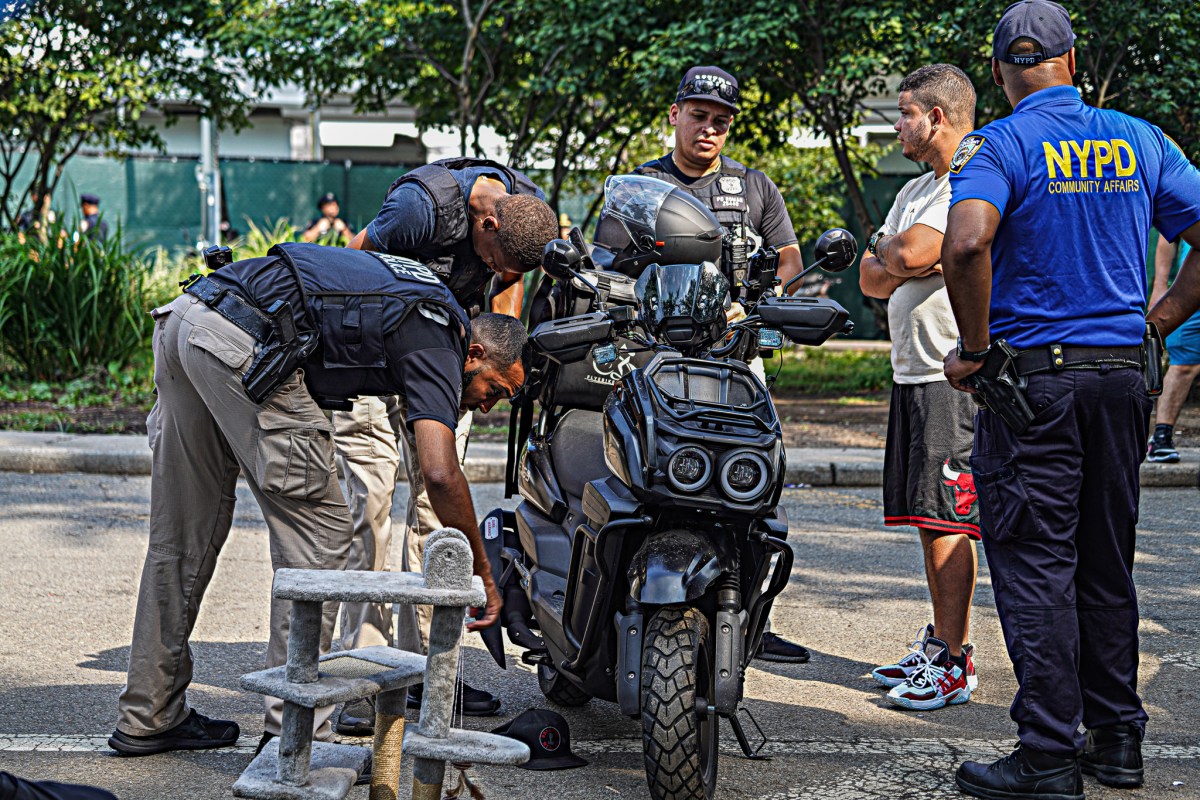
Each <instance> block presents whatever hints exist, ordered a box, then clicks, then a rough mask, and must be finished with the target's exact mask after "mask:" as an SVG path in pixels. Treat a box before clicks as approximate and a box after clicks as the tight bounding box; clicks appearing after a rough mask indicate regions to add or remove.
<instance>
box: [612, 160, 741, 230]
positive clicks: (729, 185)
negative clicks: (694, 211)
mask: <svg viewBox="0 0 1200 800" xmlns="http://www.w3.org/2000/svg"><path fill="white" fill-rule="evenodd" d="M666 158H667V156H663V157H662V158H656V159H655V160H653V161H647V162H646V163H645V164H642V165H641V166H640V167H638V168H637V169H635V170H634V172H635V173H636V174H638V175H647V176H649V177H651V178H658V179H659V180H661V181H666V182H667V183H672V184H674V185H676V186H678V187H679V188H680V189H683V190H684V191H685V192H687V193H688V194H690V195H691V196H692V197H695V198H696V199H697V200H699V201H700V202H702V203H704V205H706V206H708V208H709V209H710V210H711V211H712V212H713V213H714V214H716V215H717V219H718V220H720V222H721V224H722V225H723V226H725V229H726V230H728V231H733V230H734V229H735V228H736V226H739V225H742V224H745V225H747V226H749V227H750V229H751V230H752V231H754V232H755V233H758V231H757V230H756V229H755V227H754V220H755V219H757V218H758V217H759V216H760V215H761V213H762V209H761V207H756V206H760V205H761V202H762V201H761V200H760V199H759V198H757V197H754V198H751V197H750V195H749V184H748V183H747V182H746V173H747V172H748V170H747V169H746V168H745V167H744V166H742V165H741V164H739V163H738V162H736V161H734V160H733V159H732V158H727V157H725V156H721V169H719V170H718V171H716V172H714V173H712V174H710V175H705V176H704V177H702V178H698V179H696V180H695V181H694V182H693V183H690V184H688V183H683V182H681V181H680V180H679V179H678V178H677V177H675V175H674V174H673V173H672V172H670V171H668V170H667V167H666V165H665V164H664V163H663V161H664V160H665V159H666Z"/></svg>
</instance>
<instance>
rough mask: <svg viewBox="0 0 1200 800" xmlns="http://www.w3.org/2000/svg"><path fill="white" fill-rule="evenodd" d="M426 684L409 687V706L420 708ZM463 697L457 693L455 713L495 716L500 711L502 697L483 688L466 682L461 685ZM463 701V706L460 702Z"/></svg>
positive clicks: (471, 715)
mask: <svg viewBox="0 0 1200 800" xmlns="http://www.w3.org/2000/svg"><path fill="white" fill-rule="evenodd" d="M424 691H425V684H423V683H418V684H415V685H413V686H410V687H408V707H409V708H420V707H421V698H422V697H423V696H424ZM461 691H462V695H461V697H460V696H458V695H455V698H454V713H456V714H457V713H459V712H460V711H461V712H462V715H463V716H465V717H494V716H496V715H497V714H499V713H500V698H499V697H496V695H494V694H491V693H490V692H485V691H483V690H482V689H476V688H474V687H472V686H470V685H468V684H467V683H466V682H464V683H463V684H462V685H461ZM460 703H461V707H460V705H459V704H460Z"/></svg>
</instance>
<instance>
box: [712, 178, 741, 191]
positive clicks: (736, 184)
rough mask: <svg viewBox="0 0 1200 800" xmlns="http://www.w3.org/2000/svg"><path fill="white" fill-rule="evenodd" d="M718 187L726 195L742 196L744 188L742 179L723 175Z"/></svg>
mask: <svg viewBox="0 0 1200 800" xmlns="http://www.w3.org/2000/svg"><path fill="white" fill-rule="evenodd" d="M717 185H718V186H720V187H721V191H722V192H724V193H725V194H741V193H742V191H743V188H744V187H743V185H742V179H741V178H739V177H738V176H736V175H722V176H721V179H720V180H719V181H717Z"/></svg>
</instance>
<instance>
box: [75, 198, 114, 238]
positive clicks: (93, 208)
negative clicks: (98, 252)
mask: <svg viewBox="0 0 1200 800" xmlns="http://www.w3.org/2000/svg"><path fill="white" fill-rule="evenodd" d="M79 210H80V211H81V212H82V213H83V219H82V220H80V221H79V233H80V235H82V236H83V238H85V239H87V240H88V241H91V242H96V243H97V244H104V243H105V242H106V241H107V240H108V223H107V222H105V221H104V220H102V219H100V198H99V197H98V196H97V195H94V194H81V195H79Z"/></svg>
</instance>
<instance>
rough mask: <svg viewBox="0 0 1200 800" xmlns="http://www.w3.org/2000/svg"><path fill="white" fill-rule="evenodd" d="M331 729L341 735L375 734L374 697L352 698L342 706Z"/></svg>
mask: <svg viewBox="0 0 1200 800" xmlns="http://www.w3.org/2000/svg"><path fill="white" fill-rule="evenodd" d="M333 729H334V730H335V731H337V732H338V733H340V734H341V735H342V736H374V735H375V698H374V697H364V698H363V699H361V700H353V701H351V702H349V703H346V705H344V706H343V707H342V711H341V713H340V714H338V718H337V722H335V723H334V724H333Z"/></svg>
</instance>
